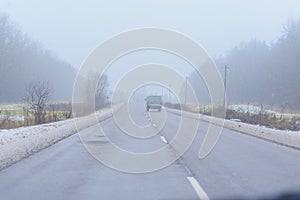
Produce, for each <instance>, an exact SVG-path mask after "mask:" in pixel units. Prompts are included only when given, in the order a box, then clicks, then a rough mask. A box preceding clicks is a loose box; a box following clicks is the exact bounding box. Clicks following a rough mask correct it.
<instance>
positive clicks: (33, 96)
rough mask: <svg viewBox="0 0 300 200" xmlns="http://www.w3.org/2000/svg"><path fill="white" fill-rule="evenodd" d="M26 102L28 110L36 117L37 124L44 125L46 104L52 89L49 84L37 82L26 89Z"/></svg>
mask: <svg viewBox="0 0 300 200" xmlns="http://www.w3.org/2000/svg"><path fill="white" fill-rule="evenodd" d="M25 91H26V94H25V97H24V100H25V101H26V103H27V109H28V110H30V111H31V112H32V113H33V115H34V122H35V124H42V123H45V121H46V104H47V102H48V101H49V98H50V96H51V89H50V87H49V84H48V82H45V81H37V82H34V83H32V84H29V85H28V86H27V87H26V90H25Z"/></svg>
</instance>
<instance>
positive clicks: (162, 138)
mask: <svg viewBox="0 0 300 200" xmlns="http://www.w3.org/2000/svg"><path fill="white" fill-rule="evenodd" d="M160 139H161V140H162V141H163V142H164V143H166V144H167V143H168V141H167V140H166V138H165V137H164V136H160Z"/></svg>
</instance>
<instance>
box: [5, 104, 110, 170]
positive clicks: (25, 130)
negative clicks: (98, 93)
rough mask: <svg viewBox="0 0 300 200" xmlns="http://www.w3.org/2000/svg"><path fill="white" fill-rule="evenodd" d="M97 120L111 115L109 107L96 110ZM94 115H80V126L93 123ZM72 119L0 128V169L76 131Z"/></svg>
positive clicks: (87, 125) (83, 126) (84, 126)
mask: <svg viewBox="0 0 300 200" xmlns="http://www.w3.org/2000/svg"><path fill="white" fill-rule="evenodd" d="M96 114H97V117H98V120H99V121H102V120H104V119H107V118H109V117H110V116H111V115H112V111H111V109H104V110H101V111H98V112H97V113H96ZM93 119H94V115H92V116H87V117H81V118H79V119H78V120H79V121H80V128H86V127H89V126H91V125H93V123H94V120H93ZM77 128H78V127H76V125H75V122H74V119H69V120H65V121H60V122H54V123H50V124H43V125H38V126H31V127H22V128H17V129H10V130H0V170H1V169H3V168H5V167H7V166H10V165H12V164H13V163H16V162H17V161H19V160H22V159H23V158H26V157H28V156H30V155H32V154H33V153H35V152H38V151H40V150H42V149H44V148H47V147H49V146H51V145H52V144H54V143H56V142H58V141H60V140H62V139H64V138H66V137H68V136H70V135H72V134H74V133H76V132H77Z"/></svg>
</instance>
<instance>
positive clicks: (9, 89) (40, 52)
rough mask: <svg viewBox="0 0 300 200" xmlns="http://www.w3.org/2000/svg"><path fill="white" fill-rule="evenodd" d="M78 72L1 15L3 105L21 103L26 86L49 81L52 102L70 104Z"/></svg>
mask: <svg viewBox="0 0 300 200" xmlns="http://www.w3.org/2000/svg"><path fill="white" fill-rule="evenodd" d="M75 75H76V70H75V69H74V68H73V67H72V66H71V65H70V64H69V63H67V62H65V61H64V60H62V59H60V58H58V57H57V56H56V55H55V54H53V53H52V52H51V51H49V50H47V49H45V48H44V47H43V45H42V44H41V43H40V42H37V41H34V40H32V39H31V38H30V37H29V36H28V35H27V34H26V33H24V32H23V31H22V30H21V29H20V28H19V27H18V26H17V25H15V24H14V23H13V22H12V21H11V20H10V19H9V17H8V16H7V15H5V14H1V13H0V102H20V101H22V98H23V97H24V94H25V88H26V85H28V84H31V83H33V82H38V81H46V82H48V83H49V86H50V87H51V88H52V91H53V93H52V96H51V99H52V100H67V101H69V100H71V96H72V88H73V82H74V79H75Z"/></svg>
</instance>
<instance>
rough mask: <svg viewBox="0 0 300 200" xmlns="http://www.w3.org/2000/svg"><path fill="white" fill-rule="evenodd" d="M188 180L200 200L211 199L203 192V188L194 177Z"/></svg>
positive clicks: (189, 177)
mask: <svg viewBox="0 0 300 200" xmlns="http://www.w3.org/2000/svg"><path fill="white" fill-rule="evenodd" d="M187 179H188V180H189V181H190V183H191V185H192V186H193V188H194V190H195V191H196V193H197V195H198V197H199V198H200V199H203V200H209V197H208V196H207V194H206V192H205V191H204V190H203V188H202V187H201V186H200V184H199V183H198V181H197V180H196V179H195V178H194V177H191V176H188V177H187Z"/></svg>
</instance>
